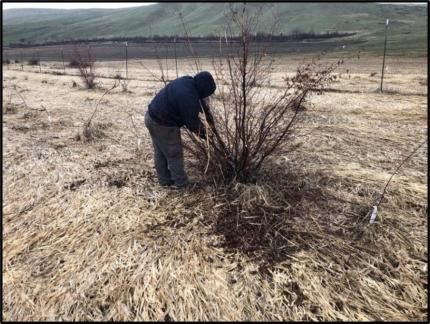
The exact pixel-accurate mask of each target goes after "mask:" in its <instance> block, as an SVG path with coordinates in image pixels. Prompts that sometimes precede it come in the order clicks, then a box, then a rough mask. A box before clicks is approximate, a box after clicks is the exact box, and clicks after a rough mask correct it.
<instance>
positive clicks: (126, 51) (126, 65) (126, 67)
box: [125, 42, 128, 81]
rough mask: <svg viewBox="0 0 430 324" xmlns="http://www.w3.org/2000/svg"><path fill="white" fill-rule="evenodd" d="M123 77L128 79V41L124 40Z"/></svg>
mask: <svg viewBox="0 0 430 324" xmlns="http://www.w3.org/2000/svg"><path fill="white" fill-rule="evenodd" d="M125 79H126V80H127V81H128V42H125Z"/></svg>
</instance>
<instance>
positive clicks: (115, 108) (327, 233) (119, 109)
mask: <svg viewBox="0 0 430 324" xmlns="http://www.w3.org/2000/svg"><path fill="white" fill-rule="evenodd" d="M363 60H366V62H367V63H366V64H365V63H364V61H363ZM393 60H394V58H393ZM379 61H380V60H379V58H371V57H364V58H363V57H361V59H360V61H359V62H354V64H353V65H350V66H349V69H350V71H351V78H349V77H345V78H344V77H342V78H341V79H340V82H339V83H338V84H336V89H338V90H339V91H337V92H330V93H326V94H325V95H322V96H315V97H314V98H313V100H312V103H313V105H314V108H313V109H310V110H309V111H308V113H307V115H306V122H305V123H304V125H305V127H304V128H303V130H302V131H301V133H302V136H300V134H298V136H297V137H296V140H295V144H297V145H300V148H299V149H298V150H297V151H294V153H292V154H290V153H288V152H283V153H281V154H279V155H278V156H276V157H274V158H273V159H271V160H270V163H268V165H267V167H266V168H265V169H264V170H263V175H262V177H261V179H260V180H259V181H258V182H257V183H256V184H252V185H251V184H250V185H243V184H240V183H233V184H231V185H229V186H228V187H224V186H220V185H216V184H212V183H207V182H205V181H204V180H203V179H200V178H198V175H197V174H196V173H194V171H193V170H189V173H190V176H191V177H192V178H193V177H194V178H195V179H198V180H200V183H199V184H198V185H197V186H196V187H195V188H193V189H190V190H187V191H185V192H180V191H172V190H168V189H162V188H159V187H158V186H157V185H156V179H155V172H154V169H153V165H152V149H151V144H150V142H149V138H148V134H147V131H146V129H145V128H144V124H143V116H142V114H140V113H138V111H140V112H142V113H143V112H144V111H145V109H146V106H147V104H148V102H149V100H150V99H151V98H152V95H153V93H155V92H156V91H157V90H158V88H159V87H160V86H161V83H159V82H158V83H157V82H150V81H137V80H134V81H131V82H130V84H129V89H130V90H131V93H123V92H122V91H121V90H120V89H115V90H114V91H113V92H112V93H110V94H109V95H107V96H106V97H105V98H103V100H102V101H101V102H100V107H99V111H98V112H97V116H96V117H95V118H94V124H93V125H94V127H96V128H97V129H98V130H100V131H101V132H102V133H100V134H102V135H100V136H99V137H96V138H94V139H93V140H92V141H90V142H84V141H77V140H76V134H77V133H79V131H82V126H83V124H84V123H85V121H86V120H87V119H88V118H89V117H90V116H91V114H92V112H93V109H94V105H95V103H96V102H97V100H98V99H99V98H100V97H101V95H102V94H103V92H104V91H105V90H104V89H97V90H93V91H89V90H85V89H81V88H77V87H72V81H73V80H75V81H76V80H78V78H77V77H73V76H68V75H49V74H37V73H31V72H19V71H13V70H9V71H5V72H4V74H3V80H4V86H5V88H4V89H3V91H4V93H5V95H4V96H3V106H5V105H6V104H8V105H11V107H14V113H13V114H5V113H4V115H3V121H4V123H3V154H4V155H3V189H4V190H3V318H4V319H5V320H32V321H34V320H290V321H291V320H386V321H388V320H393V321H394V320H405V321H411V320H418V321H426V320H427V283H428V282H427V238H428V232H427V147H425V148H423V149H421V150H420V151H418V153H417V154H416V155H415V156H414V157H413V158H412V159H411V161H409V162H408V163H407V164H406V165H405V166H404V168H403V169H402V170H401V171H400V173H399V174H398V175H396V176H395V177H394V179H393V182H392V183H391V185H390V187H389V188H388V192H387V195H386V198H385V199H384V202H383V203H382V205H381V210H380V213H379V215H378V218H377V222H376V223H375V224H373V225H369V223H368V222H369V219H368V218H366V214H367V213H368V211H369V210H370V206H371V205H372V203H373V202H374V201H375V199H376V198H377V197H378V194H379V193H380V192H381V190H382V188H383V186H384V184H385V181H386V180H388V178H389V176H390V172H392V170H393V169H394V167H395V166H396V164H397V163H399V162H400V161H401V160H402V159H403V158H404V157H406V156H407V155H408V153H409V152H411V151H412V150H413V148H414V147H415V146H416V145H417V144H418V143H419V142H420V141H421V138H423V139H424V138H425V137H426V136H427V128H426V127H425V126H424V125H425V124H426V121H427V97H426V96H425V95H426V88H427V78H426V75H425V72H424V71H425V70H426V69H423V67H422V65H421V63H422V62H421V61H420V60H419V59H415V60H412V59H406V58H396V66H395V68H396V69H397V71H396V73H392V74H388V75H387V81H386V85H387V89H388V88H392V89H395V90H396V91H397V93H396V94H389V93H387V94H379V93H376V92H375V89H377V88H378V85H379V80H377V77H371V76H370V74H371V73H372V72H373V71H379V70H378V66H380V65H379V64H380V62H379ZM297 62H298V60H286V59H283V60H282V63H280V65H279V69H277V71H280V70H283V69H286V68H288V70H289V71H293V70H294V68H295V66H296V63H297ZM388 62H390V61H388ZM109 64H113V63H109ZM362 65H365V66H366V68H363V66H362ZM137 66H138V65H136V66H135V68H136V69H137ZM173 66H174V65H172V67H173ZM388 66H389V67H390V65H388ZM153 67H154V69H157V67H156V64H155V62H154V64H153ZM402 67H403V69H402ZM345 68H348V65H346V67H345ZM103 69H109V65H107V66H106V67H103V66H101V67H98V71H103ZM133 71H134V73H135V74H136V75H137V74H139V75H140V76H141V77H142V79H143V80H145V79H149V78H150V75H149V74H148V75H145V70H143V69H142V70H139V71H137V70H136V71H135V70H133ZM173 74H174V73H173V72H172V75H173ZM13 78H16V79H14V80H13V82H14V83H16V82H18V83H19V85H20V87H21V89H22V92H21V93H22V95H23V96H24V97H25V99H26V100H27V104H28V105H29V106H31V107H40V105H41V104H42V105H43V106H45V107H47V108H48V109H49V112H50V115H51V118H52V120H51V122H49V121H48V119H47V114H46V113H44V112H42V111H40V112H39V111H33V110H32V111H29V110H28V109H26V108H25V107H24V105H23V104H22V102H21V101H20V99H19V98H17V97H16V96H14V95H12V99H11V100H10V102H9V95H8V94H9V93H12V91H13V90H12V89H10V88H9V86H10V85H11V84H12V82H11V80H12V79H13ZM26 78H27V79H26ZM375 78H376V79H375ZM44 79H47V80H48V83H47V84H45V83H41V80H44ZM101 80H102V82H103V85H102V86H104V87H105V89H108V88H109V87H110V86H111V85H112V84H113V82H114V80H112V79H101ZM279 84H280V74H279V73H275V75H274V81H273V85H274V86H279ZM132 110H134V112H133V119H134V123H135V124H136V126H137V129H136V131H137V132H138V133H137V134H135V133H134V132H133V127H132V124H131V121H130V118H129V115H128V114H127V112H130V111H132ZM136 136H138V137H139V138H142V139H143V144H142V145H141V147H140V150H139V151H137V147H136V142H137V138H136Z"/></svg>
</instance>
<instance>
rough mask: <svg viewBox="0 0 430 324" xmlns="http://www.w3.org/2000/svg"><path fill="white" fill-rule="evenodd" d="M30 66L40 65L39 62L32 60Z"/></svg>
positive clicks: (29, 62)
mask: <svg viewBox="0 0 430 324" xmlns="http://www.w3.org/2000/svg"><path fill="white" fill-rule="evenodd" d="M28 65H39V60H36V59H31V60H29V61H28Z"/></svg>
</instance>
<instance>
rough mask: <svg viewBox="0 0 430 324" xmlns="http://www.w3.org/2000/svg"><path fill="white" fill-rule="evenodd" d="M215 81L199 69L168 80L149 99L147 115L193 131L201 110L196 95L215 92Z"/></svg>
mask: <svg viewBox="0 0 430 324" xmlns="http://www.w3.org/2000/svg"><path fill="white" fill-rule="evenodd" d="M215 89H216V85H215V81H214V79H213V77H212V75H211V74H210V73H209V72H206V71H203V72H200V73H198V74H196V75H195V76H194V78H193V77H191V76H184V77H181V78H178V79H176V80H173V81H171V82H170V83H169V84H167V85H166V86H165V87H164V88H163V89H161V90H160V92H159V93H157V95H156V96H155V97H154V99H152V101H151V103H150V104H149V107H148V110H149V115H150V116H151V117H152V118H153V119H154V120H155V121H156V122H158V123H160V124H162V125H165V126H176V127H182V126H184V125H185V126H186V127H187V128H188V129H189V130H190V131H193V132H194V131H197V130H198V129H199V128H200V125H201V121H200V119H199V117H198V115H199V112H202V108H201V106H200V99H203V98H206V97H209V96H210V95H211V94H213V93H214V92H215Z"/></svg>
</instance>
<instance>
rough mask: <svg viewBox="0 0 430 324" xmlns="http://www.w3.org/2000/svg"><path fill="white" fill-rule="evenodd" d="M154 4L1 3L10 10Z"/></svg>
mask: <svg viewBox="0 0 430 324" xmlns="http://www.w3.org/2000/svg"><path fill="white" fill-rule="evenodd" d="M154 3H155V2H147V3H141V2H104V3H103V2H101V3H100V2H80V3H79V2H71V3H65V2H21V3H13V2H10V3H7V2H4V3H3V9H12V8H52V9H88V8H128V7H138V6H146V5H150V4H154Z"/></svg>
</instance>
